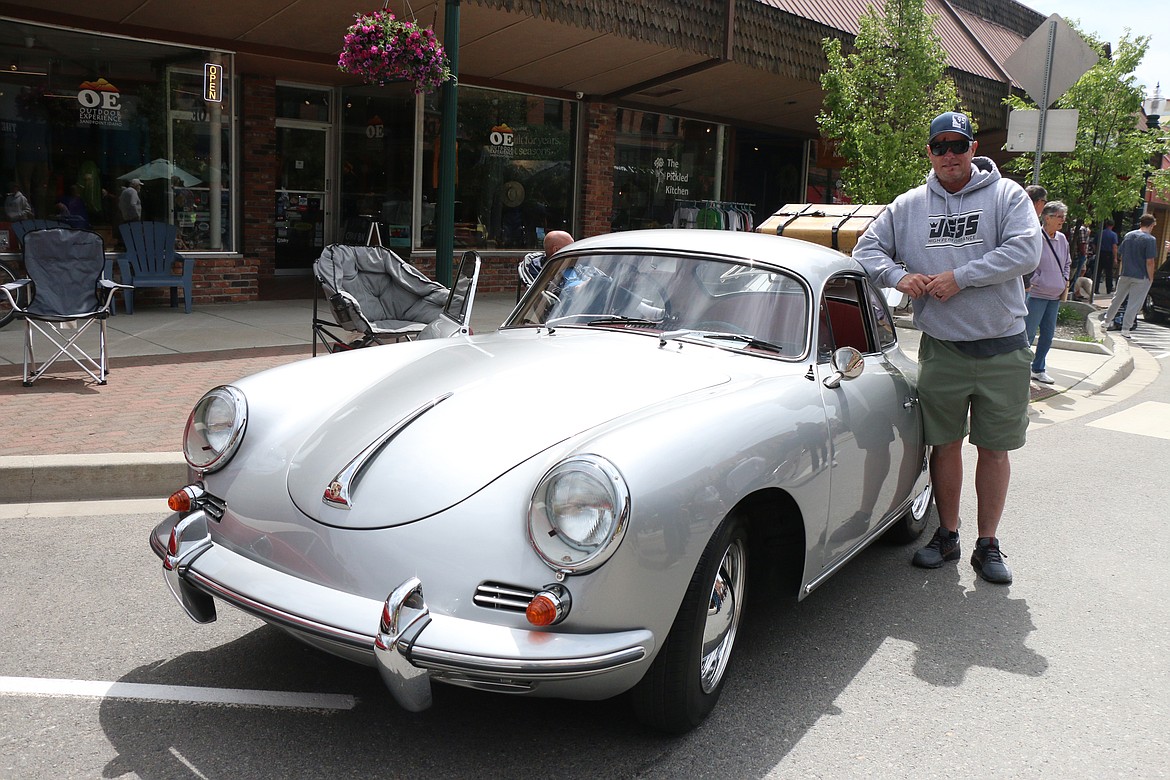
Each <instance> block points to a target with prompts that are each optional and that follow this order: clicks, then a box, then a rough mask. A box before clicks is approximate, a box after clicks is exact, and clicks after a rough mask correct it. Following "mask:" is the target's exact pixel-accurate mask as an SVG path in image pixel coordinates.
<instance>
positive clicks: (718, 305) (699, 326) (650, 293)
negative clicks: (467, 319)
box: [505, 252, 809, 357]
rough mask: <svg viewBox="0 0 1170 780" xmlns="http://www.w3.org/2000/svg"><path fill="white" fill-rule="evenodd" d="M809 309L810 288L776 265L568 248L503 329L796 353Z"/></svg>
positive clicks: (802, 342)
mask: <svg viewBox="0 0 1170 780" xmlns="http://www.w3.org/2000/svg"><path fill="white" fill-rule="evenodd" d="M808 312H809V305H808V290H807V287H806V286H805V285H804V284H803V283H802V282H801V281H799V280H798V279H797V277H795V276H794V275H792V274H790V273H787V272H784V271H779V270H776V269H773V268H760V267H755V266H751V265H746V264H742V263H735V262H731V261H727V260H721V259H715V258H702V257H689V256H679V255H669V254H653V253H646V252H640V253H606V254H583V255H574V254H571V253H569V254H566V255H565V256H563V257H559V256H558V257H553V258H551V259H550V260H549V261H548V262H547V263H546V265H545V268H544V269H543V270H542V272H541V274H540V276H539V277H538V278H537V279H536V281H535V282H534V284H533V285H532V289H531V290H529V292H528V294H527V296H526V297H525V298H524V300H523V301H522V302H521V304H520V306H519V307H518V308H517V309H516V311H515V312H513V314H512V316H511V318H510V319H509V320H508V322H507V323H506V324H505V327H523V326H533V325H543V326H548V327H554V328H558V327H589V328H618V329H629V330H637V331H641V332H645V331H651V332H654V333H658V334H661V335H662V336H663V337H664V338H665V337H669V338H694V339H701V340H704V341H706V342H708V343H711V344H712V345H713V346H719V347H724V348H728V349H738V350H758V351H761V352H766V353H770V354H774V355H780V356H784V357H798V356H800V355H801V354H802V353H803V352H804V349H805V342H806V339H807V333H808ZM728 335H731V336H734V338H728Z"/></svg>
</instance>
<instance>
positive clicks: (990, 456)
mask: <svg viewBox="0 0 1170 780" xmlns="http://www.w3.org/2000/svg"><path fill="white" fill-rule="evenodd" d="M976 449H977V450H978V452H979V462H978V463H976V464H975V496H976V498H977V499H978V502H979V510H978V521H979V536H981V537H985V536H995V535H996V531H997V530H999V521H1000V518H1001V517H1003V507H1004V504H1005V503H1006V502H1007V491H1008V483H1009V482H1010V481H1011V476H1012V464H1011V460H1010V458H1009V457H1008V453H1007V452H1006V451H1004V450H989V449H987V448H985V447H977V448H976ZM939 513H940V514H941V513H942V510H941V509H940V510H939Z"/></svg>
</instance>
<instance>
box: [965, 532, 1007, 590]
mask: <svg viewBox="0 0 1170 780" xmlns="http://www.w3.org/2000/svg"><path fill="white" fill-rule="evenodd" d="M1006 557H1007V555H1006V554H1004V553H1003V552H1001V551H1000V549H999V540H998V539H996V538H995V537H994V536H983V537H980V538H979V540H978V541H976V542H975V552H973V553H971V565H972V566H973V567H974V568H975V571H977V572H979V576H980V577H982V578H983V579H985V580H987V581H988V582H997V583H1000V584H1003V585H1010V584H1011V581H1012V570H1011V569H1009V568H1008V566H1007V564H1006V563H1004V562H1003V559H1004V558H1006Z"/></svg>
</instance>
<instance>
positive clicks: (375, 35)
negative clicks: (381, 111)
mask: <svg viewBox="0 0 1170 780" xmlns="http://www.w3.org/2000/svg"><path fill="white" fill-rule="evenodd" d="M354 19H355V20H356V21H355V22H354V23H353V24H352V25H351V26H350V28H349V29H348V30H346V32H345V43H344V44H343V45H342V47H341V56H340V57H338V59H337V67H338V68H340V69H341V71H342V72H344V73H352V74H353V75H355V76H359V77H360V78H361V79H362V80H363V81H365V82H366V83H367V84H376V85H378V86H384V85H386V84H389V83H392V82H396V81H410V82H413V83H414V89H415V92H433V91H435V90H436V89H438V88H439V87H440V86H441V85H442V83H443V82H444V81H447V80H448V79H450V78H452V76H451V66H450V64H449V63H448V61H447V54H446V52H444V51H443V45H442V44H441V43H439V40H438V39H437V38H436V37H435V31H434V30H432V29H431V28H429V27H420V26H419V25H418V24H417V23H416V22H408V21H404V20H402V19H399V18H397V17H395V16H394V14H393V13H391V12H390V11H387V10H381V11H374V12H373V13H369V14H357V15H355V16H354Z"/></svg>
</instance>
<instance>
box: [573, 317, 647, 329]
mask: <svg viewBox="0 0 1170 780" xmlns="http://www.w3.org/2000/svg"><path fill="white" fill-rule="evenodd" d="M586 324H588V325H590V326H592V325H644V326H647V327H651V328H654V327H658V326H659V325H660V324H661V323H659V322H655V321H654V320H648V319H645V318H643V317H623V316H621V315H619V314H614V315H611V316H608V317H598V318H597V319H595V320H589V322H588V323H586Z"/></svg>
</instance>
